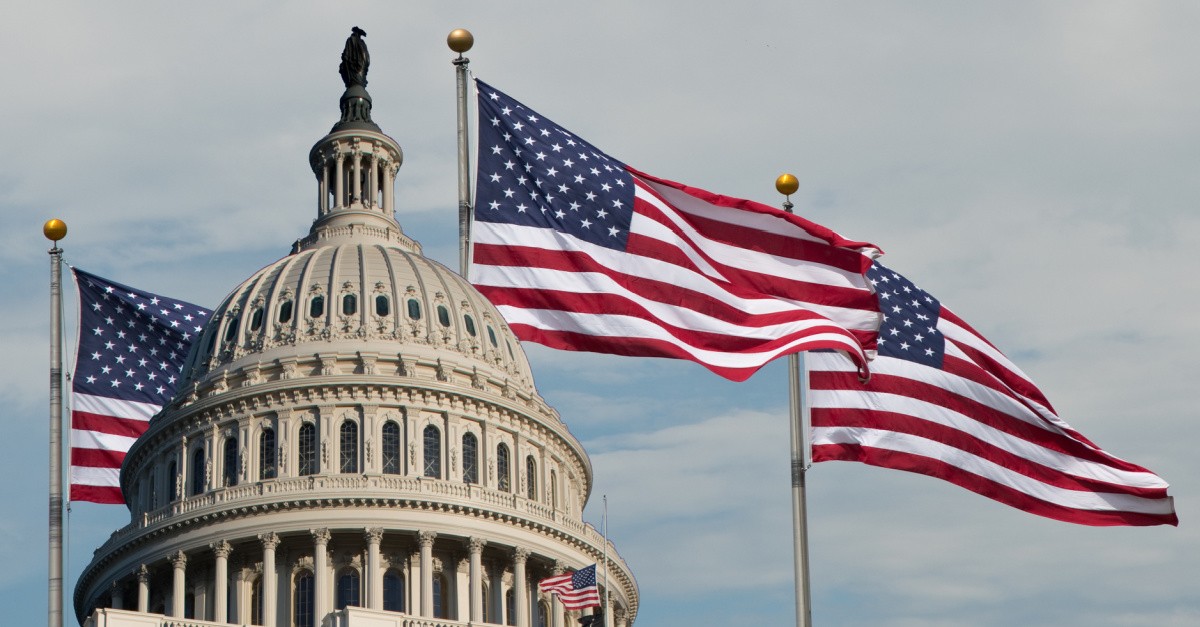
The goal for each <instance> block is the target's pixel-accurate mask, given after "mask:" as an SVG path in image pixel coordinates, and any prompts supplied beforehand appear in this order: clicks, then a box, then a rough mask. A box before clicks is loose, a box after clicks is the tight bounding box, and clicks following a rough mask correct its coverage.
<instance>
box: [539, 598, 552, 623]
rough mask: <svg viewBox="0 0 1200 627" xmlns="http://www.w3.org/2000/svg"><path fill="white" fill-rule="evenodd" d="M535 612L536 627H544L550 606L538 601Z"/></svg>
mask: <svg viewBox="0 0 1200 627" xmlns="http://www.w3.org/2000/svg"><path fill="white" fill-rule="evenodd" d="M537 610H538V615H537V627H546V617H547V616H549V615H550V606H549V605H547V604H546V602H545V601H538V604H537Z"/></svg>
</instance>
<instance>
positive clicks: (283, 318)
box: [279, 300, 292, 323]
mask: <svg viewBox="0 0 1200 627" xmlns="http://www.w3.org/2000/svg"><path fill="white" fill-rule="evenodd" d="M291 321H292V301H290V300H285V301H283V303H281V304H280V305H279V322H281V323H286V322H291Z"/></svg>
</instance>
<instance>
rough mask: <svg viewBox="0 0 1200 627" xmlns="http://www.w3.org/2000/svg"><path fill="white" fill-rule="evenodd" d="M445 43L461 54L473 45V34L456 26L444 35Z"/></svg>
mask: <svg viewBox="0 0 1200 627" xmlns="http://www.w3.org/2000/svg"><path fill="white" fill-rule="evenodd" d="M446 45H447V46H450V49H451V50H453V51H454V52H457V53H458V54H462V53H464V52H466V51H468V50H470V49H471V46H474V45H475V36H474V35H472V34H471V31H469V30H467V29H465V28H456V29H454V30H452V31H450V34H449V35H448V36H446Z"/></svg>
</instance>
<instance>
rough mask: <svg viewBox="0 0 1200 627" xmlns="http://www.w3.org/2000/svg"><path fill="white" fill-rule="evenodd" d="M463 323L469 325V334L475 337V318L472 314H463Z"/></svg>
mask: <svg viewBox="0 0 1200 627" xmlns="http://www.w3.org/2000/svg"><path fill="white" fill-rule="evenodd" d="M463 323H464V324H466V326H467V335H470V336H471V337H475V319H474V318H472V317H471V316H470V314H463Z"/></svg>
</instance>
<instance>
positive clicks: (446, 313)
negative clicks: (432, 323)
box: [437, 305, 450, 327]
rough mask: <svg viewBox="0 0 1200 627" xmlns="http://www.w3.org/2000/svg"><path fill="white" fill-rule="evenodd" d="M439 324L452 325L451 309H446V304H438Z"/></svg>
mask: <svg viewBox="0 0 1200 627" xmlns="http://www.w3.org/2000/svg"><path fill="white" fill-rule="evenodd" d="M437 312H438V324H441V325H442V326H444V327H449V326H450V310H449V309H446V306H445V305H438V309H437Z"/></svg>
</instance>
